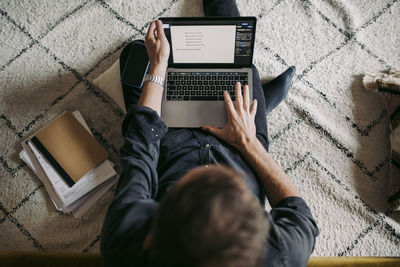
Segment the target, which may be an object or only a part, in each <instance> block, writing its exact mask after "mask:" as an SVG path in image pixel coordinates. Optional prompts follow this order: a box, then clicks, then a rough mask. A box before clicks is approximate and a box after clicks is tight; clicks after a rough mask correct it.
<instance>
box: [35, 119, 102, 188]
mask: <svg viewBox="0 0 400 267" xmlns="http://www.w3.org/2000/svg"><path fill="white" fill-rule="evenodd" d="M31 140H32V141H34V140H36V141H34V144H35V143H36V144H39V147H38V145H36V144H35V146H36V147H37V148H38V149H40V146H42V147H41V149H40V150H41V152H42V153H43V151H42V150H44V151H45V152H46V153H44V154H45V155H44V156H45V157H46V158H47V160H49V162H51V164H52V165H53V167H54V168H55V169H56V170H57V172H59V174H60V175H61V176H62V177H63V178H64V179H65V180H66V182H67V183H68V184H69V185H70V186H71V184H72V185H73V184H74V183H76V182H77V181H78V180H79V179H80V178H81V177H83V176H84V175H85V174H87V173H88V172H89V171H90V170H92V169H93V168H95V167H96V166H97V165H99V164H100V163H101V162H103V161H104V160H105V159H106V158H108V153H107V152H106V151H105V150H104V149H103V148H102V147H101V146H100V144H99V143H98V142H97V141H96V139H95V138H94V137H93V136H92V135H90V133H89V132H88V131H87V130H86V129H85V128H84V127H83V126H82V124H81V123H80V122H79V121H78V120H77V119H76V118H75V117H74V116H73V115H72V114H71V113H70V112H65V113H63V114H62V115H60V116H59V117H58V118H56V119H55V120H53V121H52V122H50V123H49V124H48V125H46V126H45V127H44V128H42V129H41V130H40V131H39V132H37V133H36V135H35V136H34V137H33V138H32V139H31ZM47 153H48V154H47ZM46 154H47V155H46ZM54 162H56V163H54ZM60 168H61V169H60ZM66 175H67V176H66Z"/></svg>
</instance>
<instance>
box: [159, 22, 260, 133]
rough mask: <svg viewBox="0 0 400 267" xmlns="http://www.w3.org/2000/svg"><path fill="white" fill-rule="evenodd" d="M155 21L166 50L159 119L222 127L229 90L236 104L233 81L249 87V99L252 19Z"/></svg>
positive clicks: (178, 124) (176, 123)
mask: <svg viewBox="0 0 400 267" xmlns="http://www.w3.org/2000/svg"><path fill="white" fill-rule="evenodd" d="M160 20H161V21H162V22H163V27H164V32H165V34H166V37H167V39H168V41H169V43H170V48H171V51H170V57H169V61H168V68H167V73H166V78H165V89H164V93H163V99H162V104H161V117H162V118H163V119H164V121H165V123H166V124H167V125H168V127H201V126H204V125H213V126H217V127H223V126H225V124H226V122H227V113H226V109H225V102H224V97H223V92H224V91H225V90H226V91H228V92H229V94H230V95H231V98H232V100H235V83H236V82H241V84H242V85H244V84H248V85H249V89H250V99H252V98H253V88H252V70H251V65H252V61H253V50H254V40H255V30H256V22H257V20H256V18H255V17H196V18H189V17H177V18H167V17H164V18H160ZM242 90H243V88H242ZM242 92H243V91H242Z"/></svg>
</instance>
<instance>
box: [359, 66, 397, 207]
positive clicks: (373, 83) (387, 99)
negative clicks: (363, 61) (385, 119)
mask: <svg viewBox="0 0 400 267" xmlns="http://www.w3.org/2000/svg"><path fill="white" fill-rule="evenodd" d="M363 84H364V87H365V89H366V90H367V91H372V90H378V91H379V92H380V95H381V97H382V100H383V102H384V104H385V106H386V110H387V114H388V115H389V117H390V143H391V152H390V163H391V164H390V178H389V190H388V202H389V205H390V209H392V210H400V70H395V69H393V70H389V71H388V72H387V73H383V72H381V73H366V74H365V76H364V78H363Z"/></svg>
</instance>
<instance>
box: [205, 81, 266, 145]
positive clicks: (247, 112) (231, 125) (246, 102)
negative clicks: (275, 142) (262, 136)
mask: <svg viewBox="0 0 400 267" xmlns="http://www.w3.org/2000/svg"><path fill="white" fill-rule="evenodd" d="M249 95H250V94H249V86H248V85H245V86H244V88H243V96H242V90H241V84H240V83H239V82H237V83H236V107H235V106H234V104H233V102H232V100H231V97H230V96H229V93H228V92H227V91H225V92H224V99H225V105H226V110H227V113H228V122H227V124H226V125H225V127H224V128H222V129H220V128H217V127H214V126H204V127H203V130H205V131H208V132H210V133H212V134H214V135H215V136H217V137H218V138H220V139H221V140H223V141H225V142H227V143H228V144H230V145H233V146H235V147H236V148H237V149H239V151H242V152H243V150H244V149H245V148H246V147H247V146H248V145H249V144H250V143H252V142H256V141H258V139H257V138H256V125H255V122H254V118H255V116H256V111H257V100H256V99H254V100H253V102H252V103H251V105H250V97H249Z"/></svg>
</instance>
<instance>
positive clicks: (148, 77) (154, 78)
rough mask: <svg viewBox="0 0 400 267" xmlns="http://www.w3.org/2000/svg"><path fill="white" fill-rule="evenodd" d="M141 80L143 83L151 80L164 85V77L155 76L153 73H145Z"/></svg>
mask: <svg viewBox="0 0 400 267" xmlns="http://www.w3.org/2000/svg"><path fill="white" fill-rule="evenodd" d="M143 82H144V83H145V82H153V83H156V84H159V85H161V86H162V87H164V79H163V78H161V77H160V76H156V75H154V74H146V76H145V77H144V81H143Z"/></svg>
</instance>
